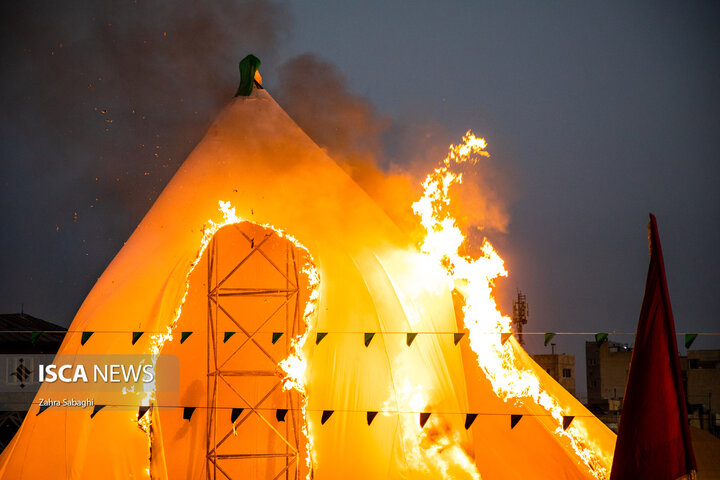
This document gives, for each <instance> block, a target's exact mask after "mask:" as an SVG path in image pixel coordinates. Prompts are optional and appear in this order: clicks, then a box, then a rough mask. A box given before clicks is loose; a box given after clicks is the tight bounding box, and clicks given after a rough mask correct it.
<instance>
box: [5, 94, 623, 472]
mask: <svg viewBox="0 0 720 480" xmlns="http://www.w3.org/2000/svg"><path fill="white" fill-rule="evenodd" d="M316 94H317V95H322V94H323V92H322V91H318V92H316ZM220 202H227V203H226V204H225V205H226V206H231V207H232V208H234V209H235V214H236V216H237V217H238V223H235V224H233V225H229V226H226V227H224V228H222V229H220V230H219V231H218V232H217V233H216V234H215V236H214V238H213V239H212V241H210V242H209V243H207V242H206V243H205V244H204V243H203V238H204V237H203V236H204V234H205V232H206V231H207V228H208V225H210V221H212V222H215V223H216V224H218V223H222V222H223V221H224V219H225V216H224V213H223V212H222V211H221V210H220V208H219V204H220ZM239 219H244V220H242V221H240V220H239ZM280 231H282V232H285V233H286V234H288V235H291V236H292V237H293V238H294V239H296V242H297V243H295V242H291V241H289V240H288V239H287V238H286V237H283V236H282V235H280V234H279V233H277V232H280ZM299 245H302V246H304V247H305V248H306V249H307V251H305V250H304V249H303V248H300V247H299ZM203 246H207V248H205V249H204V250H203ZM198 256H200V258H198ZM306 262H312V264H314V265H315V266H316V268H317V272H318V273H319V287H318V290H317V291H318V293H319V297H318V298H317V305H316V307H315V310H314V312H313V313H312V315H310V316H309V317H308V318H309V319H310V325H309V334H308V337H307V342H305V344H304V348H303V353H304V355H305V356H306V357H307V359H308V366H307V371H306V374H305V377H304V378H305V381H306V384H307V395H308V397H307V398H308V405H307V421H308V425H307V427H308V431H309V433H310V434H311V436H312V437H313V442H314V448H313V455H312V462H311V465H312V469H313V475H314V478H315V479H339V478H343V479H400V478H420V479H425V478H427V479H435V478H443V476H445V477H446V478H473V477H475V478H477V473H474V471H475V469H476V471H477V472H479V474H480V475H481V477H482V478H483V479H523V480H525V479H529V478H552V479H559V478H563V479H585V478H594V477H593V475H592V473H591V472H590V470H589V469H588V467H587V466H586V465H585V464H584V463H583V461H582V459H581V458H580V456H579V455H578V453H577V452H575V451H573V449H572V448H571V446H570V444H569V443H568V442H567V439H566V438H565V437H564V436H563V435H562V433H563V431H562V427H559V426H558V425H557V424H556V423H555V422H554V421H553V420H552V419H551V418H550V417H549V416H547V413H546V412H545V410H543V409H542V408H540V407H539V406H537V405H534V404H519V403H516V402H505V401H503V400H501V399H499V398H498V397H497V396H496V394H495V393H494V392H493V388H492V386H491V385H490V383H489V381H488V380H486V378H485V375H484V374H483V372H482V371H481V370H480V369H479V368H478V367H477V362H476V360H475V354H474V353H473V352H472V351H470V350H469V348H468V346H467V341H466V340H465V339H460V341H459V343H458V344H457V345H456V340H457V338H455V337H454V336H453V334H452V332H462V331H463V330H462V322H461V321H460V320H459V319H456V308H455V307H454V305H453V298H452V296H451V293H450V291H449V290H448V287H447V284H446V283H444V282H443V281H442V280H441V279H440V276H438V277H437V278H434V277H433V276H428V272H429V271H430V270H429V269H428V268H427V266H426V265H424V263H427V260H425V259H424V258H423V255H421V254H420V253H418V251H417V249H416V248H415V247H414V246H413V245H411V243H410V241H409V238H408V237H407V235H406V234H405V233H404V232H402V231H400V230H399V229H398V228H397V227H396V226H395V224H393V222H392V221H391V220H390V219H389V218H388V217H387V215H386V214H385V213H384V212H383V211H382V210H381V209H380V208H379V207H378V206H377V205H376V204H375V203H374V202H373V201H372V199H371V198H370V197H368V195H367V194H366V193H365V192H364V191H363V190H362V189H361V188H360V187H359V186H358V185H356V184H355V183H354V182H353V180H352V179H351V178H350V177H349V176H348V175H347V174H346V173H345V172H344V171H343V170H342V169H341V168H340V167H339V166H338V165H337V164H336V163H335V162H334V161H333V160H332V159H330V158H329V157H328V156H327V154H326V153H325V152H324V151H323V150H322V149H320V148H319V147H318V146H317V145H315V144H314V143H313V142H312V141H311V140H310V138H308V136H307V135H306V134H305V133H303V131H302V130H301V129H300V128H299V127H298V126H297V125H296V124H295V123H294V122H293V120H292V119H291V118H290V117H289V116H288V115H287V114H286V113H285V112H284V111H283V110H282V108H281V107H280V106H279V105H278V104H277V103H276V102H275V101H274V100H273V99H272V97H271V96H270V95H269V94H268V93H267V91H265V90H263V89H258V88H256V89H254V90H253V91H252V93H251V94H250V95H249V96H239V97H236V98H234V99H233V100H232V101H231V102H230V103H229V104H228V105H227V106H226V107H225V108H224V110H222V112H221V113H220V114H219V115H218V117H217V119H216V120H215V122H214V123H213V124H212V126H211V127H210V129H209V131H208V132H207V134H206V135H205V137H204V138H203V139H202V141H201V142H200V143H199V144H198V146H197V147H196V148H195V149H194V151H193V152H192V153H191V154H190V156H189V157H188V158H187V160H186V161H185V162H184V163H183V165H182V166H181V167H180V169H179V170H178V171H177V173H176V174H175V176H174V177H173V178H172V180H171V181H170V183H169V184H168V185H167V187H166V188H165V190H164V191H163V192H162V194H161V195H160V197H159V198H158V199H157V201H156V202H155V204H154V205H153V206H152V208H151V209H150V211H149V212H148V213H147V215H146V216H145V218H144V219H143V220H142V222H141V223H140V225H139V226H138V227H137V229H136V230H135V232H134V233H133V234H132V236H131V237H130V239H129V240H128V241H127V243H126V244H125V245H124V246H123V248H122V250H121V251H120V252H119V253H118V255H117V256H116V257H115V259H114V260H113V261H112V263H111V264H110V265H109V266H108V268H107V269H106V270H105V272H104V273H103V275H102V276H101V277H100V279H99V280H98V282H97V284H96V285H95V286H94V288H93V289H92V291H91V292H90V294H89V295H88V296H87V298H86V299H85V301H84V303H83V304H82V307H81V308H80V310H79V311H78V313H77V315H76V317H75V319H74V320H73V322H72V325H71V327H70V333H69V334H68V335H67V336H66V338H65V341H64V342H63V345H62V347H61V348H60V352H59V353H60V354H64V355H76V354H148V353H151V351H152V348H153V346H154V345H158V343H157V341H155V340H154V339H155V338H157V337H156V336H154V335H153V332H155V334H157V332H164V331H165V330H166V329H167V328H168V327H169V326H171V325H174V330H173V336H172V338H171V339H167V340H166V341H165V343H164V344H163V346H162V351H161V353H162V354H173V355H176V356H177V357H178V359H179V365H180V385H179V393H178V394H176V395H175V396H174V397H173V396H172V395H167V396H164V395H163V394H162V393H158V395H157V398H156V399H155V400H154V403H153V405H154V408H153V409H151V410H150V411H149V412H147V413H145V415H146V416H147V418H151V419H152V427H151V428H150V429H149V433H146V432H145V431H144V430H143V429H141V428H140V426H139V425H138V420H137V417H138V407H139V406H140V405H142V403H140V402H138V403H136V404H131V405H129V406H128V405H108V406H107V407H105V408H103V409H102V410H100V411H97V412H96V414H95V415H94V416H92V417H91V413H92V412H91V411H90V410H89V409H77V408H75V409H73V408H48V409H47V410H45V411H43V412H42V413H40V411H39V408H38V406H37V405H36V404H34V405H33V407H32V409H31V411H30V412H29V414H28V416H27V418H26V419H25V421H24V423H23V424H22V427H21V428H20V430H19V432H18V433H17V435H16V436H15V438H14V440H13V441H12V443H11V444H10V445H9V446H8V447H7V448H6V449H5V451H4V452H3V454H2V457H1V458H0V477H1V478H3V479H8V480H9V479H13V480H14V479H60V478H62V479H70V478H73V479H76V478H83V479H85V478H87V479H91V478H92V479H95V478H136V479H139V478H149V476H151V477H152V478H170V479H179V478H188V479H202V478H263V479H265V478H269V479H271V478H305V476H306V475H307V473H308V468H309V467H308V466H307V464H306V460H305V456H306V452H305V439H304V436H303V434H302V422H303V419H302V418H301V415H302V414H301V410H300V409H299V408H300V405H301V401H300V398H299V395H298V394H295V393H292V394H290V393H288V392H283V391H282V389H281V388H279V387H278V385H279V381H280V374H279V373H278V372H279V369H278V368H277V366H276V364H273V363H272V362H277V361H279V360H281V359H282V358H283V357H284V356H285V355H286V354H287V353H288V351H289V349H290V344H289V342H290V340H292V339H293V338H296V337H298V336H299V335H300V334H302V332H303V331H304V329H305V325H304V322H303V318H302V312H303V310H304V308H305V305H306V304H307V303H308V298H309V295H310V292H311V289H310V288H309V287H311V286H312V280H311V279H309V278H308V276H307V274H305V273H303V271H302V270H303V268H304V267H303V266H304V265H305V263H306ZM309 282H310V283H309ZM223 295H224V296H223ZM221 297H222V301H221V300H220V298H221ZM222 302H225V303H222ZM181 306H182V309H181V311H180V307H181ZM82 332H94V333H93V334H92V336H91V337H89V338H87V335H86V336H85V337H86V338H83V334H82ZM132 332H147V333H144V334H143V335H141V336H139V337H138V336H137V335H136V336H134V337H133V335H132ZM183 332H192V333H191V334H188V333H183ZM406 332H420V333H419V334H418V335H417V336H416V337H412V338H411V337H408V336H407V335H406ZM324 333H327V335H325V336H324V335H323V334H324ZM372 333H375V335H374V336H373V335H371V334H372ZM83 340H85V341H84V344H83ZM133 341H134V343H133ZM507 341H508V342H511V344H512V345H513V348H514V350H515V353H516V356H517V357H518V359H519V360H518V361H519V366H520V367H522V368H526V369H533V370H535V372H536V374H537V375H538V376H539V377H540V378H541V383H542V385H543V386H544V387H545V388H546V390H547V391H548V392H550V393H551V394H552V395H553V396H555V397H556V398H557V399H558V400H559V402H560V403H561V405H562V406H563V411H564V413H565V414H566V415H568V416H574V417H575V419H574V420H573V425H577V426H579V428H582V429H583V430H584V431H585V432H586V434H587V437H588V438H590V439H591V445H590V447H592V450H593V451H594V452H596V453H597V455H599V457H600V458H602V459H603V462H605V463H604V466H605V467H606V468H607V466H608V465H609V463H608V462H610V461H611V458H610V457H611V452H612V448H613V444H614V439H615V437H614V435H613V434H612V432H610V431H609V430H608V429H607V428H606V427H605V426H604V425H602V423H601V422H599V421H598V420H597V419H596V418H595V417H593V416H592V415H591V414H590V413H589V412H588V411H587V410H586V409H585V408H584V407H582V405H581V404H580V403H579V402H577V401H576V400H575V399H574V398H573V397H572V396H571V395H570V394H568V393H567V392H566V391H564V390H563V389H562V387H560V385H558V384H557V383H555V382H554V381H553V380H552V379H551V378H550V377H549V376H548V375H547V374H546V373H545V372H544V371H542V369H540V368H538V367H537V366H536V365H535V364H534V362H533V361H532V360H531V359H530V358H529V357H528V356H527V355H526V354H525V352H524V351H522V349H521V348H520V347H519V346H518V345H517V344H516V343H515V340H514V339H512V338H511V339H510V340H507ZM218 359H220V360H221V361H219V360H218ZM216 360H218V361H219V362H220V363H222V365H220V366H219V367H217V366H216V365H214V364H213V362H214V361H216ZM224 362H230V363H224ZM232 362H236V363H235V366H234V367H232V368H229V367H223V365H230V364H231V363H232ZM216 367H217V368H216ZM223 368H225V373H226V374H228V377H226V378H219V376H218V375H216V374H217V372H218V370H222V369H223ZM213 372H215V373H213ZM232 372H235V375H236V376H234V377H232V376H231V373H232ZM209 378H210V379H211V380H208V379H209ZM243 382H244V383H243ZM44 389H45V386H43V389H41V391H40V392H39V393H38V396H37V398H42V397H43V395H44V391H45V390H44ZM129 398H134V397H132V396H130V397H129ZM130 403H131V402H130ZM530 403H531V402H530ZM241 409H242V410H241ZM368 412H380V413H378V414H377V416H373V414H372V413H370V414H369V413H368ZM421 412H425V413H426V414H425V415H420V413H421ZM427 413H429V414H430V415H429V416H428V415H427ZM468 413H477V414H478V415H477V417H474V421H472V422H470V420H472V417H468V415H467V414H468ZM511 414H514V415H524V417H522V419H521V420H520V421H518V422H517V423H516V424H515V425H514V427H513V428H511V418H513V420H517V418H519V417H511ZM143 418H146V417H143ZM421 423H423V426H422V427H421V426H420V424H421ZM468 423H471V425H467V424H468ZM466 426H467V427H468V428H466ZM467 459H469V464H465V463H464V462H465V461H466V460H467ZM473 464H474V465H473Z"/></svg>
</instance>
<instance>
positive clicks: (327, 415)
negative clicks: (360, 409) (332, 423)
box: [320, 410, 335, 425]
mask: <svg viewBox="0 0 720 480" xmlns="http://www.w3.org/2000/svg"><path fill="white" fill-rule="evenodd" d="M333 413H335V410H323V414H322V420H320V425H325V422H327V421H328V420H330V417H332V414H333Z"/></svg>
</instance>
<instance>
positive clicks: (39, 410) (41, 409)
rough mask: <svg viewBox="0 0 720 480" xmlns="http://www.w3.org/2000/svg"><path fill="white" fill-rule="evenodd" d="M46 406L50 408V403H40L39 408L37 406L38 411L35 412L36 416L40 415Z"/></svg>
mask: <svg viewBox="0 0 720 480" xmlns="http://www.w3.org/2000/svg"><path fill="white" fill-rule="evenodd" d="M48 408H50V405H48V404H45V405H41V406H40V408H38V412H37V413H36V414H35V416H36V417H37V416H38V415H40V414H41V413H42V412H44V411H45V410H47V409H48Z"/></svg>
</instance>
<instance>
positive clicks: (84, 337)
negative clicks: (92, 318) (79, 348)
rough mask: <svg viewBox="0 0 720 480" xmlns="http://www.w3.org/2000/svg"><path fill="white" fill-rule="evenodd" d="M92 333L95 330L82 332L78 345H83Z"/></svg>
mask: <svg viewBox="0 0 720 480" xmlns="http://www.w3.org/2000/svg"><path fill="white" fill-rule="evenodd" d="M93 333H95V332H83V333H82V338H81V339H80V345H85V344H86V343H87V341H88V340H90V337H92V335H93Z"/></svg>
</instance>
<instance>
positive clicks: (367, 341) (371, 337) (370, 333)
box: [365, 332, 375, 347]
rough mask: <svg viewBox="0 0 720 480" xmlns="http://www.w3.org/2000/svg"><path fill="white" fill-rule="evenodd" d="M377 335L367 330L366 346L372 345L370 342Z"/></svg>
mask: <svg viewBox="0 0 720 480" xmlns="http://www.w3.org/2000/svg"><path fill="white" fill-rule="evenodd" d="M374 336H375V333H374V332H367V333H366V334H365V346H366V347H367V346H370V342H372V339H373V337H374Z"/></svg>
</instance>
